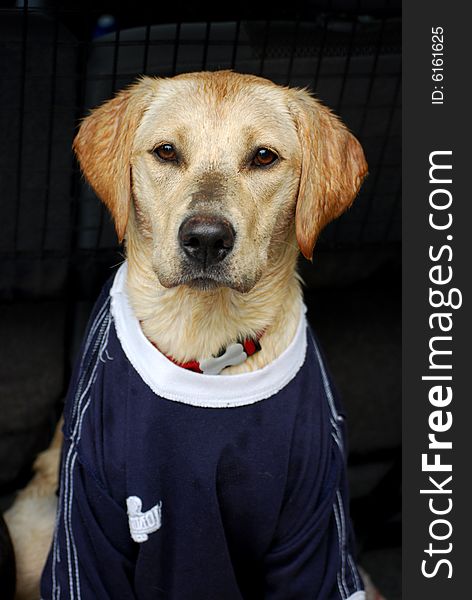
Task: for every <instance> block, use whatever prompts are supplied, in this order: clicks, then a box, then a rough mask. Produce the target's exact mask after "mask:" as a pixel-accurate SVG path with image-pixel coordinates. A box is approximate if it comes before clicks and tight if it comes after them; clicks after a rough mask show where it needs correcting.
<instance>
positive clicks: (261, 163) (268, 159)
mask: <svg viewBox="0 0 472 600" xmlns="http://www.w3.org/2000/svg"><path fill="white" fill-rule="evenodd" d="M277 159H278V156H277V154H276V153H275V152H273V151H272V150H269V148H259V149H258V150H257V152H256V154H255V155H254V158H253V159H252V164H253V165H255V166H256V167H268V166H269V165H271V164H272V163H273V162H275V161H276V160H277Z"/></svg>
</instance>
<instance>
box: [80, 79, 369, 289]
mask: <svg viewBox="0 0 472 600" xmlns="http://www.w3.org/2000/svg"><path fill="white" fill-rule="evenodd" d="M74 149H75V151H76V153H77V156H78V158H79V161H80V164H81V167H82V170H83V172H84V174H85V176H86V178H87V179H88V181H89V182H90V184H91V185H92V187H93V188H94V189H95V191H96V192H97V194H98V195H99V196H100V197H101V199H102V200H103V201H104V202H105V204H106V205H107V206H108V208H109V210H110V212H111V214H112V215H113V218H114V221H115V225H116V230H117V233H118V236H119V238H120V240H121V239H123V237H126V235H127V227H128V228H129V227H133V228H136V229H137V231H138V234H139V236H140V239H141V243H142V244H144V245H147V247H148V249H149V253H148V255H149V256H150V257H151V261H152V267H153V269H154V272H155V273H156V275H157V277H158V279H159V281H160V283H161V284H162V285H163V286H165V287H174V286H178V285H191V286H196V287H199V288H203V289H208V288H212V287H216V286H226V287H230V288H233V289H236V290H238V291H240V292H247V291H249V290H250V289H251V288H252V287H253V286H254V285H255V284H256V282H257V281H258V280H259V278H260V277H261V275H262V273H263V272H264V270H265V269H266V268H267V266H268V263H269V262H270V261H271V260H276V257H277V254H278V253H279V252H282V251H283V248H284V247H286V246H287V244H290V243H291V241H292V239H294V236H293V233H295V235H296V240H297V242H298V246H299V248H300V250H301V251H302V253H303V254H304V256H305V257H307V258H311V256H312V253H313V248H314V245H315V242H316V239H317V237H318V234H319V233H320V231H321V229H322V228H323V227H324V226H325V225H326V224H327V223H328V222H329V221H331V220H332V219H334V218H335V217H337V216H339V215H340V214H341V213H342V212H343V211H344V210H345V209H346V208H347V207H348V206H349V205H350V204H351V203H352V201H353V200H354V198H355V196H356V194H357V192H358V190H359V187H360V185H361V183H362V179H363V178H364V176H365V174H366V172H367V165H366V162H365V159H364V154H363V152H362V149H361V146H360V145H359V143H358V141H357V140H356V139H355V138H354V136H352V135H351V134H350V133H349V131H348V130H347V129H346V128H345V127H344V125H343V124H342V123H341V122H340V121H339V120H338V119H337V118H336V117H335V116H334V115H333V114H332V113H331V112H330V111H329V110H328V109H327V108H325V107H324V106H323V105H321V104H320V103H319V102H318V101H316V100H315V99H314V98H312V97H311V96H310V95H309V94H308V93H307V92H305V91H301V90H296V89H289V88H284V87H280V86H278V85H275V84H274V83H272V82H270V81H268V80H265V79H261V78H259V77H254V76H250V75H241V74H237V73H232V72H228V71H219V72H215V73H193V74H187V75H180V76H178V77H174V78H169V79H154V78H143V79H141V80H140V81H139V82H138V83H136V84H135V85H133V86H132V87H130V88H129V89H127V90H125V91H122V92H120V93H119V94H118V95H117V96H116V97H115V98H113V99H112V100H110V101H108V102H106V103H105V104H104V105H102V106H101V107H99V108H98V109H95V110H94V111H93V112H92V113H91V114H90V115H89V116H88V117H87V118H86V119H84V121H83V122H82V125H81V127H80V130H79V133H78V135H77V137H76V139H75V141H74ZM130 211H133V213H132V214H133V218H132V219H129V215H130ZM128 233H129V231H128Z"/></svg>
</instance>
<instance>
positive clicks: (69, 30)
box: [0, 1, 401, 297]
mask: <svg viewBox="0 0 472 600" xmlns="http://www.w3.org/2000/svg"><path fill="white" fill-rule="evenodd" d="M43 4H44V3H40V2H39V3H35V5H34V6H33V5H32V4H31V3H30V4H28V3H27V2H24V3H17V7H15V8H4V9H0V61H1V62H0V64H1V69H2V78H1V80H0V108H1V112H0V126H1V130H2V131H3V132H4V141H6V142H7V143H4V144H3V145H2V147H1V150H0V191H1V199H2V203H4V205H5V207H6V210H5V211H3V215H4V217H3V219H2V220H1V221H0V259H1V261H0V275H1V277H0V295H2V296H3V297H17V296H23V297H29V296H38V295H39V296H60V295H64V294H67V293H69V292H70V287H68V286H70V285H71V274H72V278H73V275H74V272H75V271H74V270H76V269H78V268H79V267H78V265H81V273H82V274H85V276H82V278H81V283H80V287H81V292H82V293H83V294H85V295H87V289H88V288H87V285H88V284H89V283H90V282H91V280H93V278H94V275H93V274H94V273H98V272H100V269H98V268H97V265H110V264H112V263H113V261H114V262H115V263H116V262H118V260H119V259H118V260H117V257H118V253H117V250H118V247H117V242H116V237H115V234H114V231H113V226H112V224H111V220H110V218H109V216H108V214H107V213H106V211H105V209H104V208H103V207H102V205H101V204H100V203H99V201H98V200H97V199H96V197H95V195H94V194H93V192H92V191H91V190H90V188H88V187H87V185H86V184H85V183H84V182H83V181H82V179H81V176H80V173H79V170H78V166H77V164H76V162H75V160H74V158H73V156H72V152H71V143H72V139H73V136H74V133H75V131H76V124H77V123H78V121H79V119H80V118H81V117H82V116H83V115H84V114H86V113H87V112H88V110H89V109H90V108H93V107H94V106H96V105H97V104H99V103H100V102H102V101H104V100H106V99H107V98H110V97H111V96H112V95H113V93H114V92H115V91H116V90H118V89H120V88H122V87H124V86H125V85H127V84H129V83H130V82H132V81H133V80H135V79H136V77H137V76H138V75H140V74H148V75H158V76H171V75H174V74H177V73H182V72H188V71H199V70H215V69H234V70H236V71H239V72H245V73H254V74H256V75H261V76H263V77H267V78H269V79H272V80H273V81H275V82H276V83H280V84H283V85H291V86H298V87H307V88H309V89H310V90H312V91H314V92H315V93H316V95H317V97H318V98H320V99H321V100H322V101H323V102H325V103H326V104H327V105H328V106H330V107H331V108H333V109H334V110H335V112H337V113H338V114H339V115H340V116H341V117H342V119H343V120H344V121H345V122H346V124H347V125H348V126H349V128H350V129H351V130H352V131H353V132H354V133H355V134H356V135H357V136H358V138H359V139H360V141H361V143H362V145H363V147H364V149H365V152H366V155H367V159H368V162H369V165H370V176H369V178H368V179H367V180H366V182H365V184H364V186H363V189H362V191H361V194H360V196H359V198H358V200H357V201H356V202H355V203H354V205H353V207H352V209H351V210H350V211H349V212H348V213H347V214H346V215H344V216H343V217H342V218H341V219H339V220H338V221H336V222H335V223H333V224H331V225H330V226H328V228H327V229H326V230H325V232H324V233H323V235H322V238H321V240H320V242H319V244H320V246H325V247H333V248H336V247H341V246H354V247H359V246H363V247H364V246H366V245H374V246H375V245H386V244H391V243H398V242H399V240H400V235H401V203H400V198H401V185H400V162H401V161H400V129H401V95H400V91H401V90H400V86H401V25H400V19H399V16H398V15H397V14H396V13H395V11H393V12H392V11H387V10H386V11H383V12H382V11H380V12H379V11H377V12H376V13H375V14H374V13H373V12H372V14H371V13H369V12H368V11H367V12H366V11H363V10H361V8H362V7H361V5H360V2H359V1H353V2H351V3H350V7H351V10H350V11H346V10H344V11H342V12H340V11H339V10H330V8H329V7H330V3H329V2H328V3H320V8H316V6H315V5H316V3H313V2H312V3H310V6H309V8H310V10H306V11H305V12H304V11H303V10H298V11H295V10H294V11H293V14H290V12H285V13H284V14H283V15H281V16H279V17H277V18H271V19H270V20H268V19H259V20H253V19H246V18H228V17H227V16H226V18H225V19H224V20H217V19H211V18H206V19H205V20H198V19H197V20H196V19H195V18H193V19H192V20H187V21H186V20H185V19H184V18H181V19H179V20H174V21H173V22H171V21H163V20H162V19H161V20H159V18H156V17H155V15H154V17H153V16H150V15H149V14H148V13H147V14H146V17H145V18H144V17H143V19H142V22H138V23H136V22H134V21H127V20H126V18H123V17H120V18H114V16H113V15H108V16H107V17H104V15H103V14H102V13H101V12H100V9H99V8H95V9H90V8H87V7H85V8H84V6H83V5H80V4H79V3H77V4H76V5H70V3H69V4H68V3H65V4H63V3H47V6H46V5H45V4H44V5H43ZM345 4H346V3H345ZM347 4H348V5H349V2H347ZM387 5H388V2H386V3H385V6H387ZM344 8H345V7H344ZM206 16H207V17H208V15H206ZM84 23H87V25H84ZM90 24H92V26H91V25H90ZM107 30H108V31H107ZM72 285H74V284H72ZM75 285H79V284H75ZM89 287H90V290H95V289H96V285H94V284H93V283H90V286H89ZM68 290H69V291H68Z"/></svg>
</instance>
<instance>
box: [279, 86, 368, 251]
mask: <svg viewBox="0 0 472 600" xmlns="http://www.w3.org/2000/svg"><path fill="white" fill-rule="evenodd" d="M290 92H291V93H292V96H291V102H290V110H291V112H292V114H293V116H294V118H295V122H296V126H297V132H298V136H299V140H300V146H301V152H302V156H301V174H300V185H299V189H298V199H297V206H296V213H295V228H296V235H297V241H298V245H299V247H300V250H301V252H302V254H303V255H304V256H305V257H306V258H308V259H309V260H311V258H312V255H313V248H314V246H315V243H316V239H317V238H318V235H319V234H320V232H321V230H322V229H323V227H324V226H325V225H327V224H328V223H329V222H330V221H332V220H333V219H335V218H336V217H339V215H341V214H342V213H343V212H344V211H345V210H346V209H347V208H348V207H349V206H350V205H351V204H352V202H353V201H354V198H355V197H356V195H357V193H358V191H359V188H360V186H361V184H362V181H363V179H364V177H365V176H366V174H367V162H366V160H365V157H364V152H363V150H362V147H361V145H360V144H359V142H358V141H357V139H356V138H355V137H354V136H353V135H352V134H351V133H350V132H349V131H348V129H347V128H346V127H345V126H344V125H343V124H342V123H341V121H340V120H339V119H338V118H337V117H336V116H335V115H334V114H333V113H331V111H330V110H329V109H328V108H326V107H325V106H323V105H322V104H321V103H320V102H318V101H317V100H315V99H314V98H312V97H311V96H310V94H308V93H307V92H305V91H303V90H290Z"/></svg>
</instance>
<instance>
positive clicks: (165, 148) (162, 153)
mask: <svg viewBox="0 0 472 600" xmlns="http://www.w3.org/2000/svg"><path fill="white" fill-rule="evenodd" d="M152 152H153V154H155V155H156V156H158V157H159V158H160V159H161V160H165V161H169V162H172V161H176V160H177V152H176V150H175V148H174V146H173V145H172V144H161V145H160V146H158V147H157V148H154V150H153V151H152Z"/></svg>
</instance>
